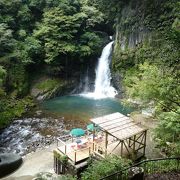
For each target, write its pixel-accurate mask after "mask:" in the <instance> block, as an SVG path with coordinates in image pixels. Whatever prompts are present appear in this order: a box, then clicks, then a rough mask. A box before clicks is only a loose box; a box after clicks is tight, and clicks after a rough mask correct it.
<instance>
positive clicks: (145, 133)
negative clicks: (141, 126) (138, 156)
mask: <svg viewBox="0 0 180 180" xmlns="http://www.w3.org/2000/svg"><path fill="white" fill-rule="evenodd" d="M146 135H147V130H145V131H144V148H143V156H144V155H145V151H146Z"/></svg>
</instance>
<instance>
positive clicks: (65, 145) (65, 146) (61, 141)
mask: <svg viewBox="0 0 180 180" xmlns="http://www.w3.org/2000/svg"><path fill="white" fill-rule="evenodd" d="M57 146H60V147H63V148H64V150H63V148H61V149H60V148H58V150H59V151H61V153H63V154H64V155H67V157H68V154H67V143H66V142H64V141H63V140H62V138H57ZM87 149H88V155H89V157H90V155H91V153H92V151H91V149H92V148H91V147H85V148H80V149H74V150H73V151H72V153H74V156H73V157H74V158H70V157H68V159H70V160H71V161H73V162H74V163H76V162H77V157H78V154H79V155H80V153H82V152H83V151H86V150H87Z"/></svg>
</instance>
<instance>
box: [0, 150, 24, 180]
mask: <svg viewBox="0 0 180 180" xmlns="http://www.w3.org/2000/svg"><path fill="white" fill-rule="evenodd" d="M22 162H23V160H22V157H21V156H19V155H17V154H13V153H2V154H0V178H2V177H4V176H7V175H9V174H11V173H12V172H14V171H15V170H17V169H18V168H19V167H20V166H21V164H22Z"/></svg>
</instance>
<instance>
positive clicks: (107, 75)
mask: <svg viewBox="0 0 180 180" xmlns="http://www.w3.org/2000/svg"><path fill="white" fill-rule="evenodd" d="M113 42H114V41H112V42H110V43H108V44H107V45H106V46H105V47H104V49H103V51H102V54H101V57H100V58H99V62H98V66H97V69H96V80H95V90H94V92H93V93H87V94H82V95H83V96H86V97H90V98H95V99H102V98H107V97H115V95H116V94H117V91H116V90H115V88H114V87H112V86H111V72H110V67H109V66H110V61H111V59H110V55H111V51H112V45H113Z"/></svg>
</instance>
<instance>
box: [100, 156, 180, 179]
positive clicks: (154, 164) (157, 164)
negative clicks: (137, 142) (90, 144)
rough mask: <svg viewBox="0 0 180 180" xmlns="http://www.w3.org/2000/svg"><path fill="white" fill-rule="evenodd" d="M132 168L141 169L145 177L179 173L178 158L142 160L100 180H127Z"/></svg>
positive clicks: (179, 162)
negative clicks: (156, 174) (173, 172)
mask: <svg viewBox="0 0 180 180" xmlns="http://www.w3.org/2000/svg"><path fill="white" fill-rule="evenodd" d="M133 167H141V168H143V170H144V171H143V172H144V176H147V175H149V174H154V173H164V172H171V171H177V172H180V157H174V158H158V159H148V160H144V161H141V162H139V163H136V164H134V165H132V166H130V167H127V168H125V169H123V170H122V171H119V172H116V173H114V174H111V175H108V176H106V177H103V178H101V180H109V179H113V180H128V179H129V171H130V169H131V168H133Z"/></svg>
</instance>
